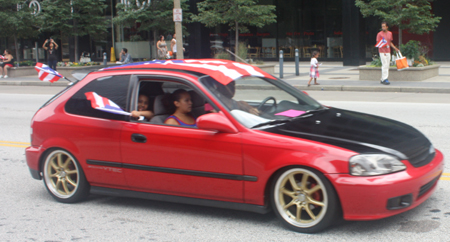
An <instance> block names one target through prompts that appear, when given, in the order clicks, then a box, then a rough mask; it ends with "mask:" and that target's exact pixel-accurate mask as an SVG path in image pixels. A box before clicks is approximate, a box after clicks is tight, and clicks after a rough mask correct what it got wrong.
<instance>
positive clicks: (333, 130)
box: [264, 108, 434, 163]
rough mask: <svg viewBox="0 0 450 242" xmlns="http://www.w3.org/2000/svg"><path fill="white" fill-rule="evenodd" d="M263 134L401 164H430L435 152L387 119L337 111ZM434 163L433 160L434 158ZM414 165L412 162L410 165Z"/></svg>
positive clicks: (404, 127) (404, 126)
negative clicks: (380, 156) (374, 155)
mask: <svg viewBox="0 0 450 242" xmlns="http://www.w3.org/2000/svg"><path fill="white" fill-rule="evenodd" d="M264 131H267V132H271V133H276V134H281V135H287V136H291V137H297V138H302V139H308V140H314V141H317V142H321V143H326V144H331V145H334V146H338V147H342V148H346V149H349V150H352V151H355V152H358V153H385V154H390V155H393V156H396V157H398V158H399V159H401V160H405V159H409V160H410V162H411V160H414V159H418V160H417V161H416V162H419V163H422V162H425V160H429V159H430V157H429V156H431V154H432V156H433V157H434V148H433V147H432V145H431V143H430V141H429V140H428V139H427V138H426V137H425V136H424V135H423V134H422V133H421V132H419V131H418V130H416V129H415V128H413V127H411V126H409V125H407V124H404V123H401V122H398V121H395V120H391V119H387V118H383V117H379V116H375V115H370V114H365V113H359V112H353V111H348V110H343V109H337V108H329V109H324V110H322V111H318V112H315V113H311V114H307V115H303V116H300V117H297V118H293V119H292V121H291V122H288V123H285V124H282V125H277V126H272V127H270V128H268V129H264ZM431 159H432V157H431ZM411 163H412V162H411Z"/></svg>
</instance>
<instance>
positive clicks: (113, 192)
mask: <svg viewBox="0 0 450 242" xmlns="http://www.w3.org/2000/svg"><path fill="white" fill-rule="evenodd" d="M91 194H97V195H105V196H118V197H132V198H142V199H149V200H156V201H165V202H173V203H184V204H190V205H200V206H208V207H216V208H226V209H233V210H241V211H248V212H254V213H260V214H266V213H268V212H269V211H270V208H269V207H268V206H267V205H265V206H261V205H255V204H247V203H235V202H224V201H217V200H209V199H200V198H192V197H181V196H173V195H164V194H156V193H147V192H136V191H130V190H123V189H114V188H106V187H96V186H91Z"/></svg>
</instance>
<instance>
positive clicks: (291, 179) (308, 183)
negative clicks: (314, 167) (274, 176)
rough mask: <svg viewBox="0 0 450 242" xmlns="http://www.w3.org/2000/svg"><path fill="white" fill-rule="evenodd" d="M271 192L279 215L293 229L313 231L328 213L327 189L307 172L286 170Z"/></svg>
mask: <svg viewBox="0 0 450 242" xmlns="http://www.w3.org/2000/svg"><path fill="white" fill-rule="evenodd" d="M274 189H275V191H274V193H273V194H274V200H275V206H276V209H277V211H278V213H279V214H280V215H281V217H282V218H283V219H284V220H285V221H286V222H288V223H289V224H291V225H293V226H295V227H300V228H309V227H312V226H314V225H316V224H318V223H320V222H321V221H322V219H323V217H324V216H325V214H326V212H327V208H328V194H327V189H326V187H325V185H324V184H323V182H322V180H321V179H320V178H319V177H318V176H317V175H316V174H315V173H314V172H312V171H310V170H307V169H303V168H293V169H289V170H287V171H286V172H284V173H283V174H281V176H280V177H279V178H278V180H277V182H276V184H275V187H274Z"/></svg>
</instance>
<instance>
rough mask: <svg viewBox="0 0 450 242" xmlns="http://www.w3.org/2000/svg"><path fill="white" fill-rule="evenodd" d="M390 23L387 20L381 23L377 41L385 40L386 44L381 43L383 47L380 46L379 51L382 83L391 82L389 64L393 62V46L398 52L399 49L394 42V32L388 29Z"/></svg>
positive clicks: (387, 83)
mask: <svg viewBox="0 0 450 242" xmlns="http://www.w3.org/2000/svg"><path fill="white" fill-rule="evenodd" d="M388 29H389V25H388V24H387V22H386V21H383V22H382V23H381V31H380V32H379V33H378V34H377V43H380V41H382V42H385V44H381V47H378V52H379V55H380V60H381V80H380V83H381V84H384V85H389V84H391V83H390V82H389V80H388V77H389V66H390V62H391V48H390V46H391V47H392V48H394V49H395V50H396V51H397V52H398V49H397V47H395V45H394V44H393V43H392V41H393V40H394V38H393V37H392V32H391V31H389V30H388Z"/></svg>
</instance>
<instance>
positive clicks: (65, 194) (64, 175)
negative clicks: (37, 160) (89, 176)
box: [42, 149, 90, 203]
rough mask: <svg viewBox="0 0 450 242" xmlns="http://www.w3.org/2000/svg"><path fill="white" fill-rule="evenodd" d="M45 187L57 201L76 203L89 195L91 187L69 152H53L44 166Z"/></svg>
mask: <svg viewBox="0 0 450 242" xmlns="http://www.w3.org/2000/svg"><path fill="white" fill-rule="evenodd" d="M42 173H43V177H44V179H43V180H44V185H45V187H46V188H47V190H48V192H49V193H50V194H51V195H52V197H53V198H55V199H56V200H57V201H59V202H62V203H75V202H78V201H81V200H83V199H84V198H86V197H87V196H88V195H89V190H90V185H89V183H88V182H87V180H86V177H85V176H84V172H83V169H82V168H81V166H80V164H79V163H78V161H77V160H76V159H75V158H74V157H73V156H72V155H71V154H70V153H69V152H67V151H65V150H62V149H55V150H52V151H51V152H50V153H48V155H47V156H46V157H45V161H44V163H43V165H42Z"/></svg>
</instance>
